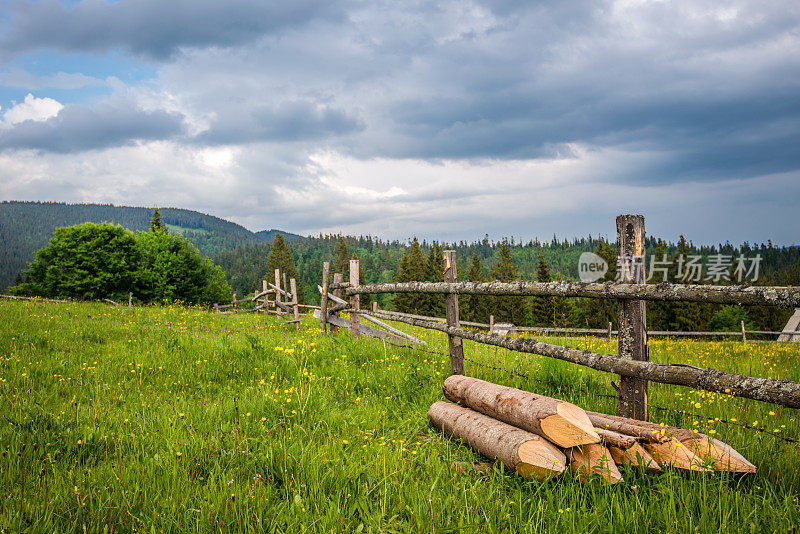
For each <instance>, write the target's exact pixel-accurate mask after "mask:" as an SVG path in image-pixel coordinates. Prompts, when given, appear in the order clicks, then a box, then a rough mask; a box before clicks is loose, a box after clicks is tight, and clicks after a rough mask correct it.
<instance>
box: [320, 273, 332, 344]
mask: <svg viewBox="0 0 800 534" xmlns="http://www.w3.org/2000/svg"><path fill="white" fill-rule="evenodd" d="M330 268H331V264H330V262H327V261H326V262H323V263H322V287H321V288H320V293H321V294H322V297H321V300H320V305H319V307H320V310H322V313H321V314H320V316H319V326H320V328H322V333H323V334H327V333H328V321H326V320H325V319H326V318H327V317H328V273H329V271H330Z"/></svg>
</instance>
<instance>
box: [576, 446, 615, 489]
mask: <svg viewBox="0 0 800 534" xmlns="http://www.w3.org/2000/svg"><path fill="white" fill-rule="evenodd" d="M567 458H568V459H569V469H570V471H572V473H573V474H574V475H575V476H576V477H577V478H578V480H580V481H582V482H586V481H589V480H592V479H594V480H597V478H596V477H592V475H598V476H599V477H600V479H602V480H603V481H605V482H606V483H608V484H618V483H619V482H624V481H625V480H624V479H623V478H622V473H620V472H619V469H617V464H615V463H614V458H613V457H612V456H611V453H610V452H609V450H608V449H607V448H606V447H605V446H604V445H603V444H601V443H587V444H585V445H580V446H578V447H572V448H570V449H568V450H567Z"/></svg>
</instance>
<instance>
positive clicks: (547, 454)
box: [428, 401, 567, 480]
mask: <svg viewBox="0 0 800 534" xmlns="http://www.w3.org/2000/svg"><path fill="white" fill-rule="evenodd" d="M428 419H430V421H431V423H432V424H433V426H435V427H436V428H438V429H439V430H441V431H442V432H443V433H444V434H446V435H448V436H452V437H456V438H459V439H460V440H462V441H463V442H464V443H466V444H467V445H469V446H470V447H472V448H473V449H475V450H476V451H478V452H479V453H481V454H482V455H483V456H485V457H487V458H489V459H491V460H498V461H500V462H502V464H503V465H505V466H506V467H507V468H509V469H511V470H512V471H514V472H516V473H519V474H520V475H521V476H523V477H534V478H537V479H540V480H547V479H549V478H552V477H554V476H557V475H559V474H561V473H563V472H564V470H565V469H566V461H567V458H566V456H565V455H564V454H563V453H562V452H561V451H560V450H558V448H557V447H556V446H555V445H553V444H552V443H549V442H548V441H547V440H546V439H544V438H542V437H541V436H537V435H536V434H532V433H530V432H526V431H525V430H522V429H519V428H517V427H514V426H511V425H508V424H506V423H503V422H501V421H498V420H496V419H492V418H491V417H487V416H485V415H483V414H480V413H478V412H475V411H473V410H470V409H468V408H464V407H461V406H458V405H456V404H453V403H450V402H446V401H438V402H435V403H434V404H433V405H432V406H431V407H430V409H429V410H428Z"/></svg>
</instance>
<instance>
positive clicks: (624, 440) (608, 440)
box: [594, 428, 636, 450]
mask: <svg viewBox="0 0 800 534" xmlns="http://www.w3.org/2000/svg"><path fill="white" fill-rule="evenodd" d="M594 430H595V432H597V435H598V436H600V439H601V440H603V443H604V444H605V445H606V446H607V447H608V446H612V445H613V446H614V447H616V448H618V449H623V450H628V449H630V448H631V447H633V446H634V445H635V444H636V438H635V437H633V436H627V435H625V434H620V433H619V432H614V431H613V430H607V429H605V428H595V429H594Z"/></svg>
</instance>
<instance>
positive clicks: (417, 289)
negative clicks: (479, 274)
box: [330, 280, 800, 308]
mask: <svg viewBox="0 0 800 534" xmlns="http://www.w3.org/2000/svg"><path fill="white" fill-rule="evenodd" d="M337 288H342V289H344V290H345V292H346V293H347V294H348V295H358V294H364V293H442V294H458V295H506V296H509V295H514V296H555V297H589V298H605V299H635V300H658V301H686V302H710V303H715V304H745V305H770V306H779V307H782V308H792V307H800V287H776V286H744V285H736V286H712V285H690V284H670V283H666V282H664V283H660V284H623V283H617V282H602V283H600V282H575V281H571V280H559V281H556V282H531V281H527V280H519V281H515V282H404V283H388V284H362V285H358V286H355V287H353V286H351V285H350V284H334V285H331V287H330V289H337Z"/></svg>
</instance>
